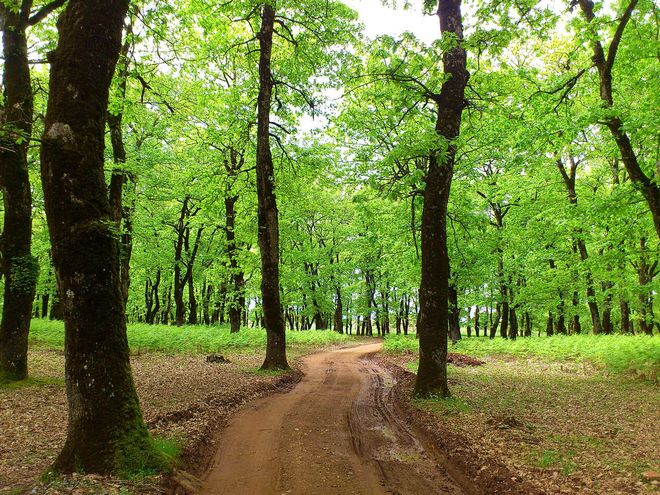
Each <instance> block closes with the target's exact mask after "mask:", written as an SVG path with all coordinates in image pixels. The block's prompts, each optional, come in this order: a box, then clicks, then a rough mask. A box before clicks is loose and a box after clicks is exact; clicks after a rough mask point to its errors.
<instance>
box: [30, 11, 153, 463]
mask: <svg viewBox="0 0 660 495" xmlns="http://www.w3.org/2000/svg"><path fill="white" fill-rule="evenodd" d="M127 9H128V0H103V1H101V0H69V2H68V4H67V7H66V10H65V12H64V13H63V15H62V16H61V17H60V20H59V22H58V30H59V34H60V36H59V42H58V45H57V49H56V50H55V51H54V52H53V53H52V54H51V55H50V57H49V58H50V62H51V73H50V92H49V97H48V110H47V113H46V119H45V126H44V128H45V131H44V135H43V139H42V148H41V177H42V183H43V190H44V199H45V207H46V216H47V219H48V228H49V232H50V238H51V244H52V250H53V264H54V267H55V273H56V276H57V281H58V285H59V292H60V294H65V295H66V297H65V299H64V324H65V356H66V365H65V377H66V391H67V398H68V412H69V420H68V432H67V439H66V443H65V445H64V448H63V449H62V451H61V453H60V454H59V456H58V458H57V460H56V461H55V465H54V469H55V470H56V471H59V472H72V471H82V472H85V473H124V474H127V473H131V472H137V471H138V470H144V469H150V468H160V467H162V466H163V463H164V459H163V458H162V456H161V455H160V454H158V453H157V452H156V451H155V449H154V447H153V443H152V442H151V440H150V438H149V434H148V432H147V428H146V426H145V424H144V421H143V419H142V411H141V409H140V403H139V401H138V398H137V394H136V392H135V387H134V384H133V378H132V374H131V367H130V362H129V350H128V342H127V339H126V320H125V313H124V312H125V309H124V300H123V297H122V291H121V285H120V276H119V246H118V243H117V240H116V238H115V236H114V232H113V230H114V229H113V227H112V217H111V212H110V205H109V202H108V192H107V188H106V185H105V180H104V174H103V148H104V125H105V121H106V110H107V107H108V91H109V87H110V82H111V80H112V75H113V73H114V69H115V64H116V62H117V58H118V55H119V50H120V47H121V32H122V25H123V20H124V17H125V15H126V12H127ZM90 67H93V68H94V70H90Z"/></svg>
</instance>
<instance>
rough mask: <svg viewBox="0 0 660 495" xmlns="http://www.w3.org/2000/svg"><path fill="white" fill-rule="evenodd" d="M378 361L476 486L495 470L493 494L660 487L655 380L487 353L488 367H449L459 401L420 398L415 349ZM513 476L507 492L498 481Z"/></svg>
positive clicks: (412, 413) (659, 396)
mask: <svg viewBox="0 0 660 495" xmlns="http://www.w3.org/2000/svg"><path fill="white" fill-rule="evenodd" d="M486 340H487V339H486ZM470 345H472V346H475V347H476V346H477V345H478V344H474V343H472V344H470ZM484 345H486V346H488V345H490V344H488V343H486V344H484ZM479 354H483V353H479ZM381 360H383V361H384V362H385V363H387V364H388V365H390V367H391V368H393V369H394V372H393V374H394V376H395V377H396V378H397V381H398V382H399V383H398V385H397V397H398V400H399V403H400V404H401V406H402V408H403V410H404V411H406V414H408V415H409V417H411V418H412V419H413V422H414V423H415V424H416V425H418V426H419V427H420V428H421V429H422V430H423V431H425V432H426V433H427V434H428V435H430V436H431V437H433V438H434V439H435V443H436V445H437V446H438V447H439V448H440V449H441V450H442V451H443V452H444V453H445V454H446V455H447V456H448V458H449V459H451V460H452V461H453V462H454V463H455V464H456V465H457V467H458V468H459V469H461V470H463V472H465V473H466V474H468V475H469V476H471V477H472V478H473V479H475V480H476V481H477V482H479V480H480V478H481V477H493V476H494V478H495V479H494V482H495V485H493V486H499V488H497V489H496V490H494V491H492V492H490V493H509V491H508V489H509V488H512V487H514V486H516V485H520V484H524V485H526V486H527V488H526V490H527V491H525V493H530V494H531V493H539V494H548V495H555V494H577V493H579V494H584V495H592V494H593V495H603V494H607V495H615V494H622V495H623V494H657V493H659V491H660V485H659V484H658V478H657V476H658V471H659V470H660V456H659V454H660V408H659V407H658V404H660V391H659V390H658V386H657V382H655V380H645V379H641V378H640V376H639V375H638V374H636V373H606V372H604V371H603V369H602V368H601V367H600V366H593V365H590V364H589V363H588V362H575V361H571V360H557V359H550V358H547V357H546V358H543V359H542V358H540V357H538V356H536V357H534V356H512V355H506V354H496V355H490V356H488V355H486V356H483V355H482V356H480V360H482V362H483V365H479V366H461V365H460V364H462V363H458V364H459V365H458V366H457V365H450V366H449V384H450V388H451V391H452V394H453V397H452V398H450V399H434V400H413V399H411V398H410V391H411V390H412V385H413V382H414V373H412V371H414V370H416V367H417V355H416V353H411V352H404V353H402V354H395V353H386V354H385V355H383V356H382V357H381ZM656 364H657V363H656ZM507 477H508V478H509V480H510V483H509V488H507V487H506V486H502V485H497V483H498V482H500V481H502V480H506V478H507Z"/></svg>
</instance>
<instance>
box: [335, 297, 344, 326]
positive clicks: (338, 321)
mask: <svg viewBox="0 0 660 495" xmlns="http://www.w3.org/2000/svg"><path fill="white" fill-rule="evenodd" d="M334 324H335V332H337V333H344V321H343V307H342V301H341V289H340V287H339V286H337V287H336V288H335V314H334Z"/></svg>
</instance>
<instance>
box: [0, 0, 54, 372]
mask: <svg viewBox="0 0 660 495" xmlns="http://www.w3.org/2000/svg"><path fill="white" fill-rule="evenodd" d="M65 1H66V0H55V1H53V2H52V3H48V4H46V5H45V6H43V7H42V8H40V9H39V10H37V11H36V12H32V3H33V2H32V1H31V0H23V1H22V2H20V3H15V2H11V3H10V2H7V1H2V2H0V24H1V25H2V48H3V55H4V71H3V86H4V94H3V101H2V103H0V188H1V189H2V193H3V200H4V230H3V232H2V237H0V253H1V255H2V258H1V259H0V273H1V274H2V275H4V277H5V290H4V301H3V306H2V321H1V322H0V379H8V380H22V379H24V378H26V377H27V374H28V362H27V353H28V332H29V330H30V316H31V312H32V301H33V300H34V296H35V289H36V285H37V278H38V276H39V263H38V261H37V259H36V258H35V257H33V256H32V253H31V245H32V191H31V186H30V177H29V173H28V146H29V144H30V140H31V139H32V124H33V122H32V121H33V118H34V95H33V93H32V81H31V77H30V66H29V61H28V44H27V28H28V27H30V26H34V25H35V24H37V23H39V22H40V21H41V20H42V19H44V18H45V17H46V16H48V15H49V14H50V13H51V12H52V11H54V10H56V9H57V8H59V7H61V6H62V5H63V4H64V3H65Z"/></svg>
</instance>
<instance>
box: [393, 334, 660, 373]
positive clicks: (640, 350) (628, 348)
mask: <svg viewBox="0 0 660 495" xmlns="http://www.w3.org/2000/svg"><path fill="white" fill-rule="evenodd" d="M384 349H385V351H387V352H391V353H404V352H417V349H418V342H417V339H416V338H415V336H403V335H390V336H388V337H387V338H386V339H385V345H384ZM449 350H450V352H459V353H463V354H468V355H472V356H477V357H484V356H489V355H498V354H506V355H513V356H522V357H539V358H542V359H546V360H560V361H578V362H581V361H588V362H590V363H592V364H594V365H596V366H598V367H601V368H603V369H604V370H606V371H607V372H610V373H625V372H632V373H636V374H638V375H640V376H642V377H643V378H646V379H649V380H654V381H655V380H657V375H658V371H660V337H658V336H648V335H635V336H629V335H571V336H564V335H556V336H553V337H525V338H518V339H516V340H507V339H500V338H496V339H488V338H484V337H472V338H463V339H461V340H460V341H459V342H458V343H456V344H455V345H450V349H449Z"/></svg>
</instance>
